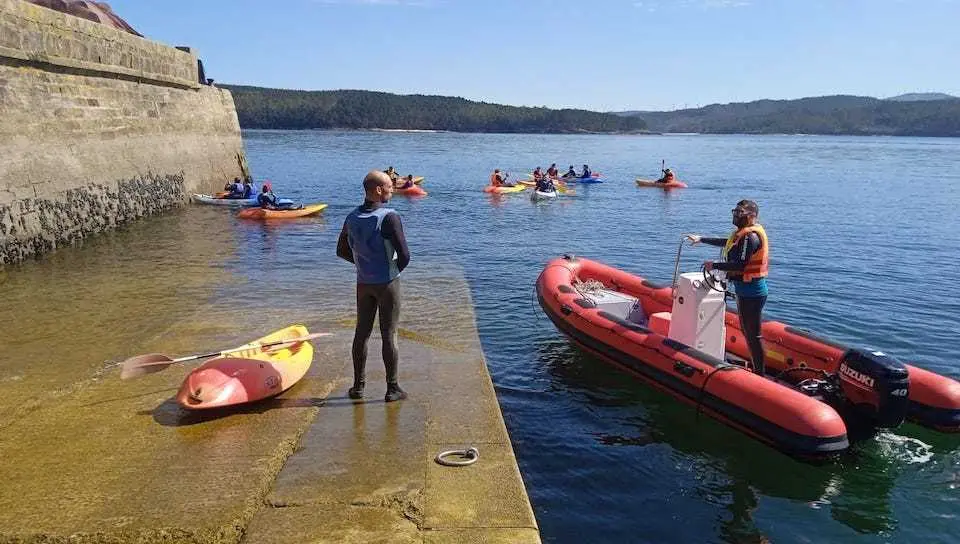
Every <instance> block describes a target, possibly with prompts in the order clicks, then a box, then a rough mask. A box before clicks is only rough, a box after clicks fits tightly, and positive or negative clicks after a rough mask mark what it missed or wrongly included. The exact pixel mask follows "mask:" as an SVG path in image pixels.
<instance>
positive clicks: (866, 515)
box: [536, 340, 898, 541]
mask: <svg viewBox="0 0 960 544" xmlns="http://www.w3.org/2000/svg"><path fill="white" fill-rule="evenodd" d="M536 353H537V359H538V361H539V362H540V364H542V365H544V368H546V369H547V370H548V371H549V373H550V375H551V376H552V378H553V380H554V382H553V384H552V387H553V388H555V389H558V390H564V391H567V392H568V393H570V394H574V395H576V397H575V398H576V399H577V400H576V401H575V402H578V403H584V404H587V405H588V406H593V407H599V408H602V409H603V413H604V414H606V417H608V418H613V421H612V422H611V423H610V425H609V426H613V427H616V428H617V430H618V432H610V431H606V430H605V431H599V432H595V433H594V437H595V440H596V441H597V442H598V443H600V444H602V445H603V446H605V447H610V448H619V447H623V446H639V447H646V446H649V445H651V444H657V443H664V444H668V445H669V446H670V448H671V449H673V450H675V451H676V452H680V453H682V454H683V455H682V457H681V459H682V461H680V463H681V464H689V465H691V466H692V467H694V468H693V472H694V473H695V474H696V476H695V480H696V482H697V486H696V493H697V494H698V496H700V497H701V498H703V499H704V500H705V501H707V502H709V503H711V504H717V505H722V507H723V508H724V509H725V510H726V511H727V513H728V515H727V516H725V517H723V519H721V520H720V521H719V524H720V534H721V535H723V536H724V538H726V539H729V540H731V541H743V540H744V539H746V540H747V541H755V540H757V539H759V538H761V537H763V536H764V534H763V531H762V530H761V529H760V528H759V527H758V525H757V524H756V523H755V521H754V515H753V513H754V511H755V510H756V509H757V508H758V506H759V504H760V502H761V501H762V500H764V497H776V498H784V499H790V500H791V501H795V502H798V503H803V504H807V505H809V506H810V507H811V508H821V509H825V510H828V511H829V512H830V515H831V517H832V518H833V519H835V520H836V521H838V522H840V523H843V524H844V525H846V526H848V527H850V528H852V529H854V530H856V531H857V532H861V533H867V534H881V533H883V532H884V531H890V530H892V529H894V528H896V521H895V518H894V516H893V512H892V507H891V492H892V490H893V488H894V485H895V483H896V480H897V476H898V470H897V466H898V464H897V461H898V460H897V459H891V457H890V456H887V455H884V454H883V453H882V452H881V451H880V450H879V448H878V447H877V444H876V443H874V442H864V443H860V444H858V445H856V446H855V447H854V448H852V449H851V450H850V451H849V452H848V453H847V454H846V455H844V456H843V457H841V458H839V459H838V460H836V461H834V462H832V463H827V464H824V465H820V466H817V465H809V464H806V463H802V462H800V461H797V460H795V459H793V458H791V457H789V456H786V455H784V454H781V453H779V452H777V451H776V450H773V449H772V448H769V447H767V446H765V445H763V444H761V443H760V442H757V441H755V440H752V439H750V438H748V437H745V436H743V435H742V434H741V433H739V432H738V431H735V430H733V429H730V428H728V427H726V426H725V425H723V424H721V423H719V422H716V421H714V420H712V419H710V418H707V417H706V416H702V417H698V415H697V412H696V410H695V409H694V408H692V407H690V406H687V405H686V404H684V403H682V402H680V401H678V400H676V399H674V398H673V397H671V396H669V395H667V394H666V393H661V392H660V391H658V390H656V389H654V388H653V387H650V386H647V385H645V384H643V383H642V382H640V381H639V380H638V379H636V378H634V377H632V376H630V375H629V374H627V373H625V372H621V371H619V370H617V369H616V368H614V367H612V366H611V365H609V364H608V363H605V362H603V361H601V360H599V359H596V358H594V357H593V356H592V355H590V354H587V353H585V352H583V351H581V350H580V349H579V348H577V347H576V346H575V345H573V344H572V343H570V342H567V341H565V340H549V341H543V342H540V343H538V344H537V346H536ZM605 426H607V425H605ZM646 449H647V448H644V451H645V450H646ZM673 464H674V465H676V464H677V463H676V459H674V463H673ZM670 469H671V467H670V465H669V464H662V465H660V466H659V467H658V468H657V470H670ZM630 476H631V475H630V474H629V473H622V474H619V475H618V476H617V477H618V478H630ZM678 479H681V478H680V477H678ZM619 485H624V484H623V483H620V484H619ZM636 485H637V486H638V488H639V487H640V486H642V485H643V482H641V481H638V482H636Z"/></svg>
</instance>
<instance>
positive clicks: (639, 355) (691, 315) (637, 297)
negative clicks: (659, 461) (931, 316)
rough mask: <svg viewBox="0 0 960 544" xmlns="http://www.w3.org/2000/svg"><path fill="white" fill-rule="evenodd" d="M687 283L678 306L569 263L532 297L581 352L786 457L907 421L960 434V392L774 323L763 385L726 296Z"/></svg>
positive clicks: (544, 279)
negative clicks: (855, 431)
mask: <svg viewBox="0 0 960 544" xmlns="http://www.w3.org/2000/svg"><path fill="white" fill-rule="evenodd" d="M679 279H680V282H678V287H677V293H678V295H679V296H678V297H677V298H676V299H674V298H673V296H672V290H671V288H670V287H669V286H658V285H655V284H653V283H652V282H650V281H647V280H645V279H644V278H642V277H639V276H635V275H633V274H630V273H628V272H625V271H622V270H618V269H616V268H613V267H610V266H607V265H604V264H602V263H598V262H596V261H591V260H588V259H584V258H579V257H573V256H565V257H563V258H558V259H554V260H552V261H550V262H549V263H548V264H547V265H546V267H545V268H544V270H543V272H542V273H541V274H540V277H539V278H538V279H537V283H536V288H537V297H538V300H539V302H540V306H541V307H542V308H543V310H544V312H545V313H546V314H547V316H548V317H549V318H550V320H551V321H552V322H553V323H554V324H555V325H556V326H557V328H558V329H560V331H561V332H563V333H564V334H566V335H567V336H569V337H570V338H571V339H572V340H573V341H574V342H576V343H577V344H578V345H579V346H581V347H583V348H584V349H586V350H587V351H589V352H590V353H593V354H595V355H597V356H599V357H601V358H602V359H604V360H606V361H609V362H611V363H613V364H614V365H616V366H618V367H619V368H622V369H624V370H626V371H628V372H630V373H631V374H633V375H635V376H637V377H639V378H640V379H642V380H644V381H645V382H647V383H649V384H651V385H653V386H655V387H657V388H658V389H660V390H662V391H665V392H667V393H669V394H671V395H673V396H675V397H677V398H678V399H680V400H682V401H684V402H686V403H689V404H692V405H694V406H696V407H697V410H698V411H702V412H703V413H704V414H707V415H709V416H711V417H713V418H715V419H717V420H718V421H721V422H723V423H725V424H727V425H729V426H731V427H733V428H736V429H738V430H740V431H742V432H744V433H746V434H748V435H750V436H752V437H754V438H756V439H758V440H760V441H762V442H764V443H767V444H769V445H771V446H773V447H775V448H777V449H779V450H782V451H784V452H787V453H789V454H792V455H796V456H799V457H804V458H811V457H813V458H816V457H824V456H829V455H833V454H835V453H837V452H839V451H842V450H844V449H846V448H847V447H848V445H849V442H848V438H847V429H848V428H850V427H851V426H856V427H857V428H861V427H862V426H864V425H866V426H868V428H884V427H885V428H891V427H896V426H898V425H899V424H900V422H902V421H903V420H904V418H909V419H911V420H913V421H915V422H917V423H919V424H920V425H923V426H926V427H930V428H933V429H937V430H941V431H949V432H956V431H958V430H960V382H957V381H955V380H952V379H950V378H947V377H944V376H940V375H937V374H935V373H933V372H929V371H926V370H923V369H920V368H917V367H914V366H911V365H906V364H902V363H900V362H899V361H897V360H896V359H894V358H893V357H890V356H889V355H886V354H884V353H882V352H879V351H871V350H864V349H858V348H851V347H847V346H844V345H841V344H839V343H836V342H834V341H831V340H826V339H823V338H820V337H818V336H816V335H814V334H813V333H810V332H808V331H805V330H802V329H797V328H794V327H791V326H789V325H785V324H783V323H780V322H777V321H764V322H763V324H762V341H763V347H764V350H765V353H766V359H767V360H766V366H767V374H766V375H765V376H760V375H758V374H755V373H753V372H751V371H749V370H748V367H749V366H750V364H751V363H750V362H749V358H750V352H749V348H748V347H747V345H746V342H745V340H744V337H743V333H742V332H741V330H740V324H739V317H738V316H737V314H736V313H735V312H733V311H730V310H726V311H724V308H725V305H724V299H723V294H722V293H720V292H712V291H711V288H710V287H707V286H706V280H704V278H703V277H702V276H701V274H699V273H693V274H683V275H681V276H680V277H679ZM685 289H686V290H688V291H689V292H685V291H684V290H685ZM684 294H686V296H684ZM711 298H712V301H711V303H712V304H713V306H711V307H710V308H709V309H708V310H709V311H706V312H704V311H703V310H704V308H705V307H704V306H703V304H704V302H703V301H707V300H708V299H711ZM698 305H699V306H698ZM708 321H709V322H710V323H707V322H708ZM704 331H711V333H712V332H716V333H717V337H715V338H714V337H711V336H710V334H707V333H706V332H704Z"/></svg>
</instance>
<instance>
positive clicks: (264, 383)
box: [177, 325, 313, 410]
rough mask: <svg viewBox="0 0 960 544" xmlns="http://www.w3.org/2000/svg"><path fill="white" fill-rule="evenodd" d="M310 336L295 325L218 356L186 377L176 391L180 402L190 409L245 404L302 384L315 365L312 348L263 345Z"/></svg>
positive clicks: (295, 345) (307, 346)
mask: <svg viewBox="0 0 960 544" xmlns="http://www.w3.org/2000/svg"><path fill="white" fill-rule="evenodd" d="M307 334H309V332H308V331H307V328H306V327H304V326H303V325H293V326H291V327H287V328H284V329H280V330H278V331H276V332H274V333H271V334H268V335H267V336H264V337H263V338H259V339H257V340H255V341H253V342H251V343H249V344H245V345H244V346H242V347H246V348H248V349H246V350H244V351H238V352H236V353H231V354H230V356H229V357H217V358H215V359H211V360H209V361H207V362H206V363H204V364H203V365H201V366H199V367H197V368H196V369H195V370H193V371H192V372H190V374H188V375H187V377H186V379H184V380H183V384H181V386H180V390H179V391H178V392H177V403H179V404H180V406H183V407H184V408H186V409H188V410H204V409H210V408H223V407H227V406H236V405H239V404H246V403H248V402H254V401H258V400H262V399H266V398H270V397H273V396H276V395H279V394H280V393H283V392H284V391H286V390H287V389H290V387H292V386H293V385H294V384H295V383H297V382H298V381H300V379H301V378H303V376H304V375H306V373H307V370H308V369H309V368H310V365H311V363H312V362H313V345H312V344H310V342H298V343H295V344H289V345H280V346H277V347H279V348H280V349H274V348H262V347H260V344H265V343H269V342H275V341H278V340H285V339H287V338H298V337H302V336H306V335H307Z"/></svg>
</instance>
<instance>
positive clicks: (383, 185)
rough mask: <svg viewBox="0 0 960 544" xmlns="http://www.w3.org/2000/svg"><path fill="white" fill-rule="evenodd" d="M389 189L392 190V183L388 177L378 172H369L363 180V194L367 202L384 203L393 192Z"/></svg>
mask: <svg viewBox="0 0 960 544" xmlns="http://www.w3.org/2000/svg"><path fill="white" fill-rule="evenodd" d="M391 189H393V181H392V180H391V179H390V176H388V175H387V174H385V173H383V172H381V171H379V170H371V171H370V172H368V173H367V175H366V176H365V177H364V178H363V192H364V193H366V197H367V200H371V201H373V202H386V201H387V200H389V199H390V196H389V195H390V194H391V193H392V192H393V191H392V190H391ZM384 197H386V198H384Z"/></svg>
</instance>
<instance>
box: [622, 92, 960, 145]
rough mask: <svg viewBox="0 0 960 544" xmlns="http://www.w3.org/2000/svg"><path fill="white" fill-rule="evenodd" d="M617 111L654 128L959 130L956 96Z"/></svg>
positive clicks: (959, 106)
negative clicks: (936, 98)
mask: <svg viewBox="0 0 960 544" xmlns="http://www.w3.org/2000/svg"><path fill="white" fill-rule="evenodd" d="M620 115H623V116H625V117H638V118H641V119H643V120H645V121H646V122H647V124H648V125H649V129H650V130H652V131H657V132H700V133H714V134H850V135H870V134H876V135H890V136H960V99H958V98H942V99H939V100H903V99H901V100H880V99H877V98H871V97H866V96H843V95H840V96H821V97H816V98H802V99H799V100H758V101H756V102H746V103H734V104H713V105H710V106H706V107H703V108H696V109H685V110H677V111H667V112H622V113H620Z"/></svg>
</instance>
